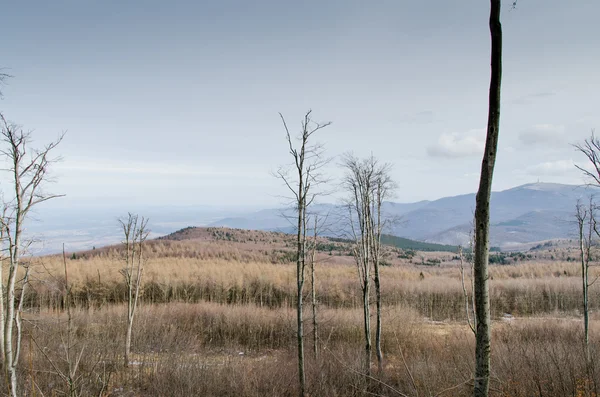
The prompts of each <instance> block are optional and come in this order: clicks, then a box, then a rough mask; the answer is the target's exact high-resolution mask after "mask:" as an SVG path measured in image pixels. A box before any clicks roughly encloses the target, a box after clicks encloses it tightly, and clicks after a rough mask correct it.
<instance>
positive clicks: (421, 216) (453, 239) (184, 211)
mask: <svg viewBox="0 0 600 397" xmlns="http://www.w3.org/2000/svg"><path fill="white" fill-rule="evenodd" d="M598 192H599V190H598V189H596V188H586V187H581V186H575V185H561V184H548V183H532V184H527V185H522V186H518V187H515V188H512V189H508V190H505V191H500V192H495V193H494V194H493V195H492V202H491V206H492V208H491V210H492V213H491V220H492V226H491V242H492V245H494V246H500V247H502V248H503V249H507V250H511V249H517V248H519V247H522V246H523V245H524V244H526V243H533V242H538V241H543V240H550V239H559V238H563V239H564V238H574V237H575V234H574V233H575V229H574V225H573V222H572V221H573V213H574V208H575V204H576V203H577V200H578V199H586V198H587V197H589V195H590V194H597V193H598ZM474 207H475V194H474V193H471V194H466V195H460V196H452V197H444V198H441V199H438V200H434V201H420V202H415V203H394V202H386V203H385V205H384V214H385V216H386V217H387V218H394V219H396V220H397V222H396V223H395V224H394V225H393V227H391V228H389V229H387V230H386V233H390V234H394V235H397V236H401V237H407V238H410V239H415V240H421V241H428V242H434V243H441V244H450V245H458V244H462V245H466V244H468V239H469V233H470V230H471V227H472V226H471V221H472V218H473V210H474ZM135 210H136V211H138V212H139V213H140V214H144V215H145V216H147V217H149V218H150V224H149V226H150V229H151V230H152V237H156V236H160V235H165V234H168V233H171V232H174V231H176V230H179V229H182V228H184V227H187V226H224V227H231V228H240V229H252V230H271V231H280V232H292V231H293V228H294V227H293V225H292V224H291V223H290V221H289V220H288V219H286V214H287V215H290V214H291V213H292V212H293V210H292V209H290V208H283V207H277V208H262V209H256V208H254V209H250V208H247V207H246V208H242V207H229V208H225V207H193V206H190V207H176V206H163V207H159V206H156V207H138V208H136V209H135ZM312 211H314V212H320V213H321V214H328V215H329V219H328V228H327V230H326V231H324V232H323V233H324V234H327V235H329V236H335V237H347V232H348V229H347V221H345V220H344V219H343V217H341V216H340V214H341V213H343V214H345V211H342V210H341V207H340V206H339V204H335V203H331V204H319V205H316V206H314V207H313V210H312ZM43 213H45V214H46V215H45V216H40V217H39V218H38V220H37V221H36V220H33V221H32V222H30V223H29V227H28V228H27V232H28V235H29V236H32V237H36V238H37V239H38V240H39V241H40V243H39V244H36V247H35V250H34V253H36V254H39V253H48V252H57V251H59V250H60V248H61V246H62V244H63V243H65V244H66V248H67V250H68V251H77V250H82V249H90V248H92V247H94V246H96V247H99V246H103V245H108V244H114V243H117V242H119V241H120V240H121V233H122V232H121V231H120V229H119V227H118V223H117V217H119V216H124V215H126V210H125V209H124V208H119V207H112V208H110V207H104V208H97V207H89V208H70V209H69V208H58V207H54V208H53V210H52V211H43Z"/></svg>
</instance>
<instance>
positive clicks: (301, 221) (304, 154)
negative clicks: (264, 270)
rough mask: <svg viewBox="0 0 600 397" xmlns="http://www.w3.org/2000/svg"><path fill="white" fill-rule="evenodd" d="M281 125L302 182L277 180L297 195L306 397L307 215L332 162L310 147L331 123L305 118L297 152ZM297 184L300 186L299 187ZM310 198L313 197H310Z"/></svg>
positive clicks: (299, 301) (299, 332) (282, 173)
mask: <svg viewBox="0 0 600 397" xmlns="http://www.w3.org/2000/svg"><path fill="white" fill-rule="evenodd" d="M279 116H280V117H281V121H282V122H283V126H284V127H285V131H286V139H287V141H288V146H289V153H290V154H291V155H292V157H293V159H294V168H295V169H296V172H297V176H298V179H297V181H294V182H291V180H290V179H289V178H288V176H287V173H286V172H285V171H284V170H282V169H281V168H280V169H279V171H278V172H277V177H279V178H281V179H282V180H283V181H284V182H285V185H286V186H287V187H288V189H289V190H290V191H291V192H292V193H293V195H294V203H295V207H296V215H297V217H298V219H297V228H298V229H297V234H296V288H297V289H296V292H297V294H296V325H297V328H296V338H297V346H298V383H299V389H298V393H299V395H300V397H305V396H306V375H305V373H304V317H303V316H304V281H305V267H306V221H307V220H306V214H307V208H308V207H309V206H310V204H311V203H312V202H313V201H314V199H315V197H316V196H317V195H318V193H312V188H314V187H316V186H318V185H319V184H322V183H324V182H325V180H323V179H322V175H321V174H320V173H319V170H320V169H321V168H322V167H323V166H324V165H325V164H326V163H327V162H328V160H325V159H323V157H322V156H323V146H322V145H320V144H314V145H310V146H309V140H310V137H311V136H312V135H313V134H314V133H315V132H317V131H319V130H320V129H323V128H325V127H327V126H328V125H330V124H331V123H316V122H314V121H313V120H312V119H311V111H310V110H309V111H308V112H307V113H306V114H305V115H304V120H303V121H302V133H301V134H300V136H299V140H300V147H299V148H298V149H296V148H295V147H294V144H293V143H292V137H291V135H290V131H289V129H288V126H287V124H286V122H285V119H284V117H283V115H282V114H281V113H280V114H279ZM296 183H297V184H296ZM309 194H310V196H309Z"/></svg>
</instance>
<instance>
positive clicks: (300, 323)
mask: <svg viewBox="0 0 600 397" xmlns="http://www.w3.org/2000/svg"><path fill="white" fill-rule="evenodd" d="M302 181H303V178H302V173H300V184H299V189H298V191H299V192H300V195H299V196H300V199H299V200H298V235H297V238H298V241H297V243H298V244H297V249H298V252H297V255H296V256H297V258H296V282H297V290H296V292H297V297H296V299H297V303H296V305H297V306H296V316H297V318H296V321H297V334H296V337H297V341H298V382H299V384H300V390H299V393H298V394H299V396H300V397H305V395H306V376H305V374H304V319H303V289H304V241H303V239H302V238H303V236H304V233H303V229H304V219H305V218H304V217H305V216H306V215H305V213H304V211H305V208H304V200H303V199H302V194H303V190H304V187H303V183H302Z"/></svg>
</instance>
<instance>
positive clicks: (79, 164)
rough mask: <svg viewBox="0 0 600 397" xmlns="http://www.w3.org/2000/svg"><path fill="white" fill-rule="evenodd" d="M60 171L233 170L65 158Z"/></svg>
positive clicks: (183, 172)
mask: <svg viewBox="0 0 600 397" xmlns="http://www.w3.org/2000/svg"><path fill="white" fill-rule="evenodd" d="M56 168H57V169H58V170H60V171H82V172H91V173H101V174H115V173H117V174H144V175H149V174H151V175H161V176H229V175H233V174H234V173H233V171H227V170H221V169H217V168H215V167H212V166H209V167H203V166H189V165H184V164H168V163H156V162H153V163H150V162H139V161H132V162H123V161H111V160H106V159H100V160H97V161H93V162H92V161H84V160H79V161H77V160H74V161H68V160H65V161H64V162H62V163H59V164H57V166H56Z"/></svg>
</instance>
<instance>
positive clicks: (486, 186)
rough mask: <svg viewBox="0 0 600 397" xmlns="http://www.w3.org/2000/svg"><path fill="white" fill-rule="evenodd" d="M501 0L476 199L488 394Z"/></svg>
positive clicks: (482, 373) (481, 379)
mask: <svg viewBox="0 0 600 397" xmlns="http://www.w3.org/2000/svg"><path fill="white" fill-rule="evenodd" d="M500 6H501V0H490V19H489V26H490V36H491V42H492V49H491V78H490V91H489V103H488V105H489V107H488V123H487V137H486V142H485V152H484V154H483V160H482V163H481V174H480V176H479V189H478V191H477V196H476V201H475V252H474V254H475V256H474V282H475V318H476V322H477V333H476V337H475V382H474V387H473V395H474V396H475V397H487V396H488V395H489V389H490V355H491V318H490V297H489V280H488V278H489V276H488V262H489V253H490V241H489V240H490V198H491V195H492V179H493V175H494V166H495V164H496V153H497V150H498V136H499V133H500V87H501V83H502V25H501V23H500Z"/></svg>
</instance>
